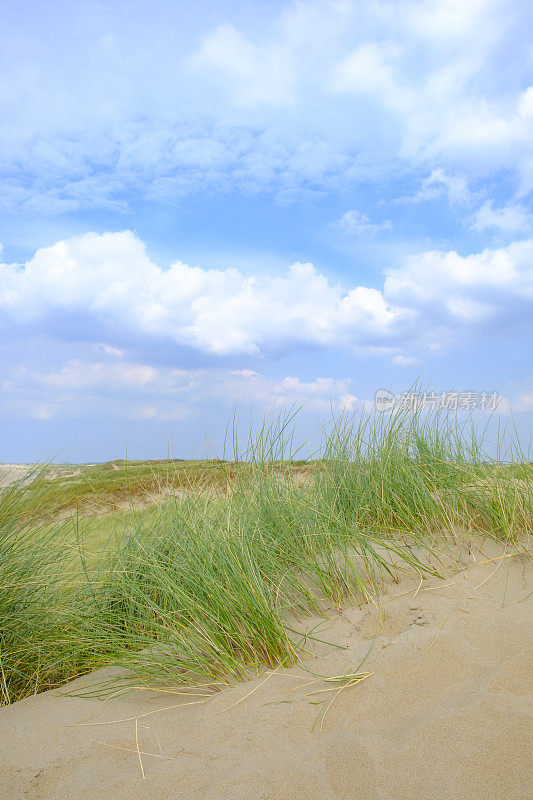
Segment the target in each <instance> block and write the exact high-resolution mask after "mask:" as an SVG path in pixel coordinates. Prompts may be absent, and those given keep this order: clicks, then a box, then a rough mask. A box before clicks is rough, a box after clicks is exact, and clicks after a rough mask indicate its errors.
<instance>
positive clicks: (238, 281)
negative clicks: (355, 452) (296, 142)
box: [0, 231, 400, 356]
mask: <svg viewBox="0 0 533 800" xmlns="http://www.w3.org/2000/svg"><path fill="white" fill-rule="evenodd" d="M0 286H1V287H2V288H0V310H2V311H4V313H7V314H9V316H10V317H11V318H12V319H13V320H15V321H17V322H19V323H26V324H30V323H32V322H33V321H35V320H42V319H45V318H47V317H48V318H49V317H50V316H52V315H54V314H58V313H67V314H71V315H79V314H83V315H85V316H87V315H88V316H90V317H91V318H92V319H94V320H95V321H96V322H97V324H98V326H100V328H101V329H102V330H107V329H109V331H111V330H112V329H113V328H115V329H116V328H117V326H118V327H120V328H122V329H124V330H126V331H129V332H130V334H136V335H142V336H144V337H149V338H153V339H156V340H157V339H167V340H171V341H174V342H176V343H177V344H180V345H185V346H190V347H193V348H196V349H198V350H200V351H202V352H204V353H210V354H214V355H218V356H225V355H234V354H246V355H261V354H263V353H269V352H270V353H276V352H277V351H286V350H289V349H293V348H296V347H299V346H300V347H324V346H332V345H338V344H341V343H343V342H344V343H346V344H349V343H353V344H357V343H358V342H364V341H367V340H369V339H370V340H378V341H380V340H382V339H386V337H387V336H388V331H389V329H390V328H391V326H392V325H393V323H394V320H395V318H396V317H397V316H398V315H399V314H400V312H399V311H393V310H391V309H390V308H389V307H388V306H387V303H386V302H385V300H384V298H383V296H382V294H381V293H380V292H379V291H377V290H376V289H372V288H368V287H364V286H358V287H354V288H352V289H349V290H347V291H343V290H342V288H341V287H340V286H338V285H335V284H332V283H331V282H330V281H329V280H328V279H327V278H326V277H325V276H324V275H321V274H320V273H318V272H317V270H316V269H315V268H314V266H313V265H312V264H302V263H296V264H293V265H292V266H291V267H290V268H289V270H288V272H287V274H286V275H284V276H280V277H278V276H273V275H257V276H255V275H244V274H243V273H242V272H240V271H239V270H237V269H231V268H230V269H226V270H220V269H202V268H201V267H190V266H188V265H187V264H184V263H182V262H180V261H176V262H174V263H173V264H171V265H170V267H169V268H168V269H166V270H165V269H162V268H161V267H159V266H158V265H156V264H155V263H153V262H152V261H151V260H150V259H149V257H148V255H147V253H146V249H145V247H144V245H143V243H142V242H141V241H140V240H139V239H138V238H137V237H136V236H135V235H134V234H133V233H131V232H129V231H124V232H121V233H107V234H103V235H97V234H92V233H90V234H86V235H84V236H81V237H74V238H72V239H69V240H66V241H61V242H58V243H57V244H55V245H53V246H52V247H47V248H43V249H41V250H38V251H37V253H36V254H35V256H34V258H32V259H31V261H29V262H28V263H27V264H26V265H25V266H24V267H17V266H16V265H8V264H4V265H2V266H1V267H0ZM70 329H71V331H72V335H73V336H76V335H77V334H78V333H79V330H78V327H77V324H76V321H75V319H73V320H72V321H71V325H70ZM111 344H113V343H112V342H111Z"/></svg>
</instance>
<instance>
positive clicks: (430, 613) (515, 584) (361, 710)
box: [0, 541, 533, 800]
mask: <svg viewBox="0 0 533 800" xmlns="http://www.w3.org/2000/svg"><path fill="white" fill-rule="evenodd" d="M510 553H511V551H510V549H509V548H507V550H504V548H503V545H502V546H500V545H495V544H494V543H490V542H488V541H487V542H485V543H484V544H482V545H481V548H480V549H476V550H475V551H474V558H475V559H476V562H477V563H476V564H472V563H470V565H468V566H466V567H465V568H464V569H462V570H461V571H459V572H456V573H455V574H454V575H453V576H451V577H449V578H447V579H446V580H444V581H439V580H438V579H431V580H430V581H426V582H424V584H423V585H422V586H420V587H419V584H418V583H417V582H415V581H412V580H411V579H405V580H402V581H401V582H400V583H399V584H392V583H391V584H390V585H389V586H388V589H387V592H386V594H385V595H384V596H383V598H382V603H381V612H382V617H383V618H382V620H381V623H380V624H379V625H378V615H377V611H376V608H375V607H374V606H373V605H372V604H369V605H368V606H364V607H362V608H346V609H343V612H342V613H340V614H339V613H337V612H335V611H333V610H332V611H331V614H332V618H331V619H329V620H327V621H326V622H325V623H324V624H323V626H322V628H321V629H320V633H316V632H315V635H317V636H319V637H320V638H322V639H326V640H328V641H330V642H335V643H336V644H338V645H341V646H342V649H338V648H331V647H327V646H325V645H321V644H317V643H315V644H314V646H315V650H314V655H312V656H310V657H309V658H307V659H306V660H305V661H304V662H303V665H304V666H305V667H306V668H308V669H310V670H312V671H313V672H315V673H320V674H322V675H338V674H341V673H345V672H347V671H350V670H354V669H355V668H357V666H358V664H359V662H360V661H361V659H362V658H363V657H364V655H365V654H366V653H367V652H368V650H369V647H370V645H371V643H372V640H373V638H374V630H375V628H376V625H378V630H377V636H376V637H375V640H374V644H373V645H372V648H371V651H370V654H369V656H368V658H367V660H366V661H365V663H364V664H363V666H361V668H360V670H361V671H365V672H370V673H372V674H371V675H370V676H369V677H368V678H367V679H366V680H364V681H362V682H360V683H359V684H357V685H355V686H352V687H349V688H345V689H343V691H342V692H340V694H336V688H337V687H336V685H335V691H329V692H325V693H323V694H322V693H321V694H312V695H309V693H310V692H316V691H318V690H320V689H325V688H331V686H332V684H328V683H325V682H324V681H320V680H316V681H315V682H313V683H311V681H313V680H314V679H313V677H312V676H311V675H310V674H309V673H306V672H305V671H304V670H303V669H302V666H297V667H295V668H293V669H284V670H277V671H276V672H274V673H273V674H272V672H271V671H270V670H266V671H265V673H264V674H263V675H262V676H260V677H259V678H256V679H254V680H252V681H250V682H247V683H240V684H238V685H236V686H234V687H232V688H230V689H228V690H225V691H223V692H221V693H219V694H217V695H214V696H212V697H211V698H210V699H209V700H208V702H205V703H203V704H201V705H200V704H197V705H190V703H194V702H195V701H197V700H198V698H197V697H194V696H188V697H187V696H186V695H183V696H178V695H172V694H162V693H157V692H148V691H145V692H143V693H142V694H141V693H137V694H135V695H130V696H127V697H123V698H118V699H115V700H112V701H108V702H105V703H102V702H101V701H94V700H87V699H82V698H72V697H64V696H60V695H58V693H57V692H47V693H44V694H41V695H39V696H37V697H32V698H29V699H26V700H23V701H21V702H19V703H15V704H14V705H12V706H10V707H7V708H4V709H0V741H1V743H2V746H1V748H0V785H1V787H2V788H1V789H0V797H1V798H2V799H3V800H21V799H22V798H24V800H64V799H65V798H67V799H68V800H81V799H82V798H83V800H152V798H157V799H158V800H178V799H179V800H200V798H201V800H208V799H209V800H211V799H212V800H215V799H216V800H241V799H242V800H289V799H290V800H304V799H305V800H337V799H339V800H340V799H341V798H342V800H344V799H345V798H346V799H347V798H350V799H351V798H356V799H359V798H360V799H361V800H445V799H446V800H504V799H505V800H526V798H531V797H532V796H533V780H532V774H531V766H532V763H531V755H530V745H531V734H532V732H533V730H532V677H533V676H532V666H533V665H532V660H531V654H532V650H533V631H532V625H531V600H530V599H529V598H527V595H528V592H530V591H531V562H530V561H529V560H528V559H527V558H526V557H525V556H524V555H518V556H517V555H516V554H515V555H512V556H511V557H506V558H501V556H502V555H505V556H507V555H509V554H510ZM489 559H497V560H489ZM484 561H485V562H486V561H488V563H480V562H484ZM528 575H529V580H528ZM317 621H318V620H316V619H313V620H309V621H307V622H306V624H307V625H308V626H311V625H313V624H316V622H317ZM93 679H94V676H93ZM86 681H87V678H85V679H79V680H78V681H76V682H75V683H74V684H71V687H70V688H72V687H79V686H81V685H82V684H84V683H85V682H86ZM323 699H326V700H327V701H328V702H329V701H330V700H332V699H333V703H332V704H331V706H330V708H329V710H328V711H327V713H326V714H325V716H324V719H323V724H322V729H320V724H315V727H314V729H313V724H314V723H315V722H316V720H317V714H319V713H320V711H321V709H322V710H323V709H324V708H325V706H319V705H313V704H312V703H313V702H316V701H319V700H323ZM177 704H179V707H175V708H170V709H167V710H160V709H163V708H164V707H166V706H175V705H177ZM120 720H123V721H120ZM108 723H109V724H108ZM143 773H144V777H143Z"/></svg>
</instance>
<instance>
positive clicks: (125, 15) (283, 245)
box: [0, 0, 533, 461]
mask: <svg viewBox="0 0 533 800" xmlns="http://www.w3.org/2000/svg"><path fill="white" fill-rule="evenodd" d="M0 9H1V15H2V25H1V32H0V63H1V73H2V80H1V81H0V105H1V113H0V171H1V176H2V184H1V185H2V191H1V193H0V242H1V243H2V245H3V249H2V252H1V254H0V333H1V334H2V336H1V339H0V370H1V371H0V414H1V416H0V460H1V461H19V460H20V461H31V460H36V459H43V458H50V457H53V456H57V457H58V458H59V459H60V460H72V461H93V460H104V459H108V458H115V457H119V456H121V455H123V454H124V452H125V450H126V448H127V450H128V454H129V455H130V456H132V457H157V456H162V455H165V454H166V452H167V447H168V444H169V441H170V440H171V441H172V447H173V450H174V454H175V455H176V456H189V455H197V454H200V453H201V452H202V451H203V448H204V444H205V441H206V438H207V439H209V440H210V441H211V442H212V443H213V445H214V446H215V447H216V448H217V449H219V448H220V442H221V438H222V435H223V431H224V427H225V423H226V421H227V419H228V416H229V415H230V413H231V410H232V407H233V405H234V403H235V401H237V400H238V402H239V406H240V407H241V408H244V409H247V408H248V407H249V406H250V405H251V404H253V406H254V408H256V409H258V413H259V409H262V408H264V406H265V404H268V403H273V402H288V403H294V402H296V403H300V402H304V403H305V411H304V417H305V419H306V425H307V426H308V427H310V426H312V425H314V424H315V422H316V420H317V419H324V418H326V417H327V416H328V414H329V413H330V408H331V407H333V408H334V409H337V410H339V409H342V408H348V409H354V410H355V409H358V408H361V407H364V406H365V403H369V402H371V401H372V399H373V397H374V393H375V391H376V390H378V389H380V388H382V387H389V386H392V387H393V389H394V391H395V392H401V391H402V390H407V389H408V388H409V386H410V385H411V383H412V381H413V380H415V379H416V378H417V377H418V376H421V377H422V379H423V381H424V382H425V383H426V384H430V385H431V388H432V389H434V390H435V391H436V392H443V391H448V390H453V389H455V390H457V391H461V392H466V391H472V392H479V393H481V392H492V391H496V392H498V393H499V394H500V395H502V396H503V397H505V401H502V403H501V406H500V409H499V412H498V414H499V415H500V416H503V418H504V421H505V420H507V421H508V420H509V419H510V413H509V409H510V408H511V407H512V409H513V410H514V414H515V419H516V424H517V426H518V429H519V431H520V435H521V438H522V442H523V444H524V446H525V447H526V448H527V447H528V445H529V442H530V439H531V433H532V430H533V422H532V421H533V375H532V369H531V367H532V356H531V333H532V331H531V328H532V319H533V315H532V302H533V209H532V207H531V191H532V189H533V147H532V142H533V80H532V67H533V51H532V48H531V44H530V41H529V37H528V32H529V31H530V30H531V29H532V26H533V19H532V16H533V15H532V11H531V5H530V4H529V3H526V2H518V1H515V0H470V2H468V3H465V2H462V1H460V0H431V2H429V1H427V2H426V1H423V0H419V1H418V2H408V1H407V0H395V2H387V1H386V0H366V1H365V2H356V1H355V0H354V1H353V2H351V1H350V0H329V2H326V0H324V1H322V0H321V1H319V2H307V1H304V2H296V3H285V2H284V3H281V2H272V1H270V2H268V3H267V2H258V1H257V0H256V2H239V3H237V2H216V3H215V2H194V3H193V2H180V3H175V2H169V1H168V0H152V2H150V3H147V2H139V0H129V2H120V1H118V0H113V2H110V0H104V1H103V2H87V3H84V4H79V3H74V2H70V1H69V0H64V1H63V2H58V1H56V2H53V0H52V2H49V3H46V4H45V3H40V2H35V0H34V1H33V2H32V1H31V0H30V1H29V2H27V3H24V4H21V3H15V2H6V0H4V2H2V3H1V4H0ZM476 413H477V414H478V415H480V416H481V415H482V414H483V413H484V412H481V411H476Z"/></svg>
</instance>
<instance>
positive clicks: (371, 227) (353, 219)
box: [334, 209, 392, 236]
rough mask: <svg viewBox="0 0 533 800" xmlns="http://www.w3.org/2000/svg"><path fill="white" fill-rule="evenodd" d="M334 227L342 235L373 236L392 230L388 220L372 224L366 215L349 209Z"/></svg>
mask: <svg viewBox="0 0 533 800" xmlns="http://www.w3.org/2000/svg"><path fill="white" fill-rule="evenodd" d="M334 224H335V227H337V228H339V229H340V230H341V231H343V232H344V233H347V234H350V235H353V234H356V233H358V234H361V235H363V236H364V235H365V234H370V235H372V234H375V233H379V232H380V231H388V230H391V229H392V222H391V221H390V219H387V220H385V221H384V222H372V220H371V219H370V217H369V216H368V215H367V214H362V213H361V212H360V211H356V210H355V209H350V210H349V211H346V212H345V213H344V214H343V215H342V217H341V218H340V219H338V220H337V222H336V223H334Z"/></svg>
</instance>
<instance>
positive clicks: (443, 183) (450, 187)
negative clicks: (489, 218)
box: [399, 169, 471, 205]
mask: <svg viewBox="0 0 533 800" xmlns="http://www.w3.org/2000/svg"><path fill="white" fill-rule="evenodd" d="M443 195H447V196H448V199H449V201H450V203H453V204H456V205H466V204H468V203H469V202H470V200H471V195H470V190H469V188H468V182H467V180H466V178H465V176H464V175H448V174H447V173H446V172H445V171H444V170H443V169H434V170H432V172H431V174H430V175H428V176H427V177H426V178H424V180H423V181H422V185H421V187H420V189H419V190H418V192H416V194H415V195H413V196H412V197H402V198H400V200H399V201H400V202H413V203H421V202H425V201H426V200H434V199H435V198H438V197H442V196H443Z"/></svg>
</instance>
